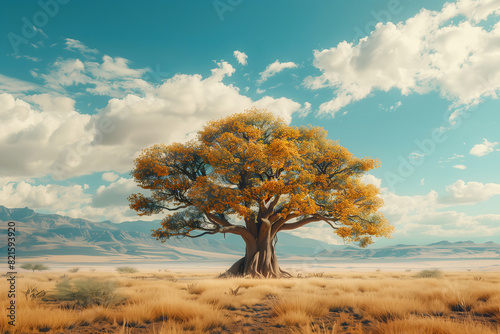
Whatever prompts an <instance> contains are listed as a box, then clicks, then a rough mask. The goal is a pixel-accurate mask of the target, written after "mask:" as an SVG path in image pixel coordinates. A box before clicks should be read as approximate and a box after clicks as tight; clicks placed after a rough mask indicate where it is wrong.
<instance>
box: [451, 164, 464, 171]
mask: <svg viewBox="0 0 500 334" xmlns="http://www.w3.org/2000/svg"><path fill="white" fill-rule="evenodd" d="M453 168H456V169H462V170H463V169H467V166H465V165H455V166H453Z"/></svg>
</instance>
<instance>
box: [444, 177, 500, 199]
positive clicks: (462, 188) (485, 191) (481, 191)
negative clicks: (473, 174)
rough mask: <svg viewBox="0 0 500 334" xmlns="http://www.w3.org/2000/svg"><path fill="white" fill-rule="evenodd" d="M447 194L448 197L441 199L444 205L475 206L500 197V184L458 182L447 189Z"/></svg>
mask: <svg viewBox="0 0 500 334" xmlns="http://www.w3.org/2000/svg"><path fill="white" fill-rule="evenodd" d="M446 193H447V195H446V196H444V197H443V198H442V199H440V202H441V203H443V204H474V203H478V202H483V201H486V200H488V199H490V198H491V197H493V196H495V195H500V184H497V183H486V184H484V183H480V182H464V181H463V180H458V181H457V182H455V183H454V184H452V185H449V186H447V187H446Z"/></svg>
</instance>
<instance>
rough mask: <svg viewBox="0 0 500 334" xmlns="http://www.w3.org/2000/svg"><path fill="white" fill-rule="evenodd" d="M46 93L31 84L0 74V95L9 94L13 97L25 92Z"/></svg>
mask: <svg viewBox="0 0 500 334" xmlns="http://www.w3.org/2000/svg"><path fill="white" fill-rule="evenodd" d="M42 91H47V89H46V88H44V87H42V86H39V85H37V84H34V83H32V82H28V81H24V80H19V79H16V78H11V77H7V76H5V75H2V74H0V93H9V94H12V95H14V96H16V95H20V94H26V93H27V92H42Z"/></svg>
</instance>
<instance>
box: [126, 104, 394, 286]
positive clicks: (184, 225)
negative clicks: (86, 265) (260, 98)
mask: <svg viewBox="0 0 500 334" xmlns="http://www.w3.org/2000/svg"><path fill="white" fill-rule="evenodd" d="M378 165H379V162H378V161H377V160H374V159H371V158H356V157H355V156H354V155H352V154H351V153H350V152H349V151H348V150H347V149H346V148H344V147H342V146H340V145H339V143H338V142H336V141H333V140H330V139H328V137H327V133H326V131H325V130H324V129H323V128H319V127H312V126H307V127H306V126H302V127H294V126H288V125H287V124H286V123H285V122H284V121H283V120H282V119H280V118H278V117H276V116H275V115H273V114H272V113H270V112H266V111H260V110H256V109H252V110H248V111H246V112H244V113H239V114H234V115H232V116H229V117H226V118H223V119H220V120H214V121H211V122H209V123H208V124H206V125H205V127H204V128H203V129H202V130H200V131H199V132H198V137H197V139H196V140H192V141H189V142H187V143H184V144H180V143H174V144H170V145H164V144H158V145H154V146H152V147H149V148H147V149H145V150H143V152H142V153H141V155H140V156H139V157H138V158H137V159H136V160H135V167H134V169H133V171H132V175H133V177H134V178H135V180H136V182H137V183H138V185H139V186H140V187H142V188H144V189H148V190H150V191H151V195H149V196H145V195H143V194H133V195H131V196H130V197H129V201H130V207H131V208H132V209H134V210H136V211H137V212H138V213H139V215H151V214H157V213H160V212H165V211H166V212H167V213H168V214H167V216H166V217H165V218H164V219H163V221H162V223H161V227H160V228H159V229H157V230H155V231H154V232H153V236H155V237H157V238H158V239H160V240H165V239H168V238H170V237H190V238H197V237H200V236H203V235H206V234H215V233H233V234H237V235H240V236H241V237H242V238H243V239H244V240H245V242H246V245H247V258H246V260H245V258H244V259H242V263H240V265H241V266H242V267H246V266H248V265H249V263H248V261H251V258H248V256H249V255H248V253H249V252H253V253H255V252H257V253H259V252H260V253H263V251H262V250H259V247H260V246H259V245H264V244H265V245H266V247H267V248H266V249H269V247H274V246H273V245H271V246H269V245H268V244H270V241H271V240H273V239H274V237H275V236H276V234H277V233H278V232H280V231H287V230H288V231H289V230H294V229H297V228H300V227H302V226H304V225H306V224H311V223H314V222H324V223H326V224H328V225H329V226H330V227H331V228H332V230H333V232H334V233H336V234H337V235H338V236H339V237H341V238H342V239H344V240H345V241H347V242H354V243H357V244H358V245H360V246H362V247H365V246H367V245H369V244H371V243H372V242H373V239H372V238H373V237H381V236H386V237H388V236H390V234H391V233H392V231H393V227H392V226H391V225H390V224H389V223H388V222H387V220H386V219H385V218H384V216H383V215H382V214H381V213H379V212H378V211H377V210H378V209H379V208H380V207H381V206H382V205H383V201H382V199H381V198H380V196H378V195H379V190H378V188H377V187H376V186H374V185H372V184H366V183H364V182H363V181H362V180H361V176H362V175H363V174H365V173H366V172H367V171H369V170H371V169H373V168H376V167H378ZM254 246H255V247H254ZM271 253H274V248H272V250H271ZM254 256H255V254H254ZM261 256H262V254H261ZM261 260H262V261H264V260H265V259H261ZM256 261H257V262H259V260H258V259H257V260H256ZM262 261H261V264H262ZM264 262H265V261H264ZM273 266H274V265H273ZM274 269H276V268H274ZM260 271H262V270H257V272H260ZM272 271H273V270H272V269H271V272H272ZM273 275H274V274H273V273H271V274H270V275H264V276H273ZM278 276H279V275H278Z"/></svg>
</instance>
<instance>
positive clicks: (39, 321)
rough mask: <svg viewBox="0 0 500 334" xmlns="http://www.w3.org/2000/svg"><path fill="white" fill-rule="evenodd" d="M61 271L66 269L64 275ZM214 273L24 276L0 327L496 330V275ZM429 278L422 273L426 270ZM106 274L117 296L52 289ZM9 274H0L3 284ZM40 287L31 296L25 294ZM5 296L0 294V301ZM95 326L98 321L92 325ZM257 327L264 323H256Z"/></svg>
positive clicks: (499, 294) (499, 298) (499, 318)
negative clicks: (70, 296)
mask: <svg viewBox="0 0 500 334" xmlns="http://www.w3.org/2000/svg"><path fill="white" fill-rule="evenodd" d="M65 275H66V276H65ZM216 276H217V275H216V274H212V275H210V274H200V275H187V274H182V273H169V272H168V273H167V272H155V273H144V272H140V273H127V274H118V273H112V272H110V273H96V272H82V271H77V272H70V273H68V272H66V273H53V272H49V273H27V274H23V275H19V276H18V280H17V299H16V305H17V317H16V326H15V328H12V327H10V326H9V325H8V323H7V318H6V317H5V316H3V317H0V332H2V333H4V332H6V331H7V330H8V331H9V332H10V333H32V332H35V333H37V332H39V331H45V332H48V333H70V332H71V333H73V332H75V333H78V332H79V331H78V329H79V328H84V327H85V328H87V329H91V328H93V327H92V326H96V328H103V327H105V328H108V329H109V330H110V331H113V332H115V333H159V334H160V333H211V332H213V333H247V332H249V331H250V329H252V328H254V327H255V330H256V331H257V332H262V333H265V332H273V333H291V332H292V333H325V334H326V333H329V334H330V333H347V332H349V333H367V332H371V333H409V334H411V333H450V334H451V333H453V334H455V333H457V334H460V333H485V334H488V333H496V334H500V326H499V324H500V275H499V274H498V273H472V272H465V273H441V275H440V276H437V277H436V276H431V277H428V278H420V277H417V276H416V275H415V274H414V273H410V272H400V273H386V272H371V273H321V274H317V275H311V277H309V278H292V279H283V280H255V279H244V278H230V279H216V278H214V277H216ZM426 277H427V276H426ZM89 278H95V279H98V280H100V281H112V282H114V283H115V285H116V286H117V288H116V293H117V294H118V295H119V296H121V297H122V298H123V300H122V301H121V302H120V303H118V304H117V305H114V306H109V307H104V306H102V305H101V306H98V305H84V306H82V305H78V304H71V303H68V301H60V300H57V299H56V298H54V297H52V299H51V297H50V296H54V293H55V291H56V286H57V284H58V283H60V282H61V281H63V280H68V279H69V280H70V281H74V282H78V281H82V280H88V279H89ZM6 288H7V281H6V280H1V281H0V290H1V291H6ZM33 289H36V291H38V292H39V291H45V292H46V293H47V295H46V296H44V297H41V298H30V297H29V296H30V295H29V294H28V295H27V296H25V295H24V293H23V292H25V291H33ZM8 302H9V300H8V299H7V296H6V294H2V295H1V296H0V307H1V308H2V309H6V308H7V306H8ZM97 326H98V327H97ZM259 328H260V329H259Z"/></svg>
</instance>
